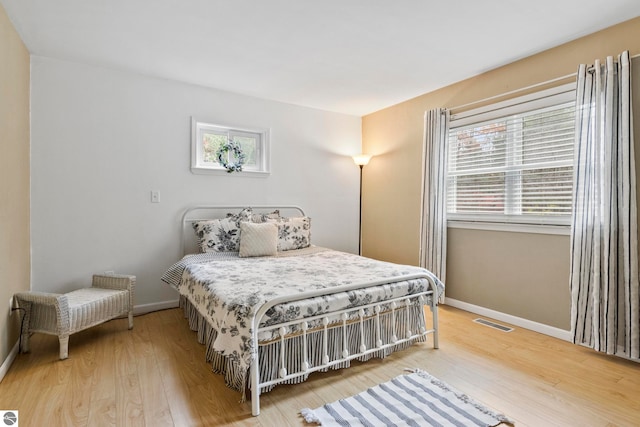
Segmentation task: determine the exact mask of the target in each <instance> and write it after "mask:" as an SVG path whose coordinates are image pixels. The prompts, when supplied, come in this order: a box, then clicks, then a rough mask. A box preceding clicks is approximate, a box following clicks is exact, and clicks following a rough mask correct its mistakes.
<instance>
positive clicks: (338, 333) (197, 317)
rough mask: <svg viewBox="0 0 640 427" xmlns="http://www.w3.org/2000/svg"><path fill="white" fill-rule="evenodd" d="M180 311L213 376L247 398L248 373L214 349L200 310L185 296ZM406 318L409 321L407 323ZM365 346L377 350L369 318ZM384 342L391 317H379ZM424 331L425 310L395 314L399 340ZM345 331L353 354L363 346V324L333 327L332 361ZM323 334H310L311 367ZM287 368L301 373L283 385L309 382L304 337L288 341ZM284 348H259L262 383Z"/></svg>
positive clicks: (383, 353)
mask: <svg viewBox="0 0 640 427" xmlns="http://www.w3.org/2000/svg"><path fill="white" fill-rule="evenodd" d="M180 307H182V308H183V310H184V315H185V317H186V318H187V319H188V320H189V327H190V328H191V330H193V331H196V332H197V337H198V342H199V343H200V344H204V345H205V346H206V361H207V362H208V363H211V364H212V367H213V372H215V373H218V374H222V375H223V376H224V380H225V383H226V385H227V387H229V388H231V389H234V390H237V391H239V392H241V393H242V395H243V396H245V393H246V391H247V390H248V389H250V387H251V384H250V381H249V375H248V372H247V371H246V370H245V369H243V368H241V367H240V365H239V364H238V363H237V361H235V360H233V359H231V358H230V357H227V356H225V355H222V354H220V353H219V352H217V351H215V350H214V349H213V343H214V342H215V340H216V337H217V334H218V333H217V331H216V330H215V329H214V328H213V327H211V325H210V324H209V323H208V322H207V321H206V320H205V318H204V317H203V316H202V315H201V314H200V313H199V312H198V310H197V309H196V308H195V306H193V304H191V303H190V302H189V301H188V300H187V299H186V298H185V297H184V296H180ZM407 317H409V318H408V319H407ZM364 325H365V327H364V335H365V336H364V342H365V345H366V347H367V348H374V347H375V332H374V319H373V317H372V318H368V319H365V321H364ZM380 326H381V331H380V332H381V340H382V342H383V343H384V344H386V343H389V342H391V337H392V335H393V327H394V326H393V324H392V316H391V313H380ZM424 327H425V314H424V307H423V306H419V305H412V306H411V307H410V309H409V314H408V315H407V312H406V310H404V309H403V310H397V311H396V312H395V332H396V336H398V337H404V336H406V334H407V331H418V330H419V329H420V328H424ZM345 330H346V334H347V346H348V351H349V353H350V354H356V353H357V352H358V351H359V348H360V345H361V335H360V324H359V323H358V322H355V323H351V324H347V326H346V328H343V326H342V325H341V324H336V325H335V326H330V327H329V328H328V346H327V350H328V353H329V360H330V361H335V360H339V359H341V358H342V351H343V348H342V346H343V331H345ZM323 335H324V334H323V330H316V331H310V332H308V333H307V340H308V350H307V351H308V355H307V357H308V360H309V364H310V366H320V365H322V353H323ZM426 339H427V336H426V335H421V336H419V337H416V338H415V339H413V340H410V341H407V342H404V343H400V344H397V345H395V346H391V347H388V348H386V349H383V350H380V351H377V352H372V353H369V354H368V355H365V356H362V357H359V358H356V359H355V360H359V361H367V360H369V359H372V358H385V357H387V356H388V355H390V354H392V353H394V352H396V351H400V350H404V349H406V348H408V347H410V346H411V345H412V344H414V343H415V342H425V341H426ZM285 341H286V345H285V364H286V369H287V372H288V373H297V372H300V376H298V377H295V378H292V379H289V380H286V381H282V382H281V384H298V383H301V382H303V381H306V380H307V378H308V377H309V374H306V373H303V369H302V365H303V361H304V358H303V354H302V349H303V337H302V335H293V336H291V337H288V338H286V339H285ZM281 350H282V346H281V344H280V340H274V341H269V342H266V343H260V345H259V348H258V360H259V366H260V382H261V383H262V382H266V381H271V380H275V379H277V378H278V376H279V375H278V373H279V370H280V368H281V366H280V363H281V355H280V352H281ZM349 366H350V361H348V360H347V361H344V362H342V363H336V364H335V365H332V366H331V367H328V368H325V369H321V370H320V371H321V372H326V371H327V370H329V369H334V370H335V369H342V368H348V367H349ZM274 387H275V385H274V384H272V385H268V386H262V387H261V389H260V392H261V393H265V392H268V391H270V390H272V389H273V388H274Z"/></svg>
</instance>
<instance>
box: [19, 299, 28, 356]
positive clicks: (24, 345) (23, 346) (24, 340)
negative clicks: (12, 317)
mask: <svg viewBox="0 0 640 427" xmlns="http://www.w3.org/2000/svg"><path fill="white" fill-rule="evenodd" d="M23 316H24V318H23V319H22V330H21V331H20V353H29V351H30V350H31V348H30V347H31V346H30V345H29V337H30V336H31V334H30V333H29V323H30V321H31V304H28V305H27V307H26V309H25V310H24V313H23Z"/></svg>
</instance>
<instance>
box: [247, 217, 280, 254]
mask: <svg viewBox="0 0 640 427" xmlns="http://www.w3.org/2000/svg"><path fill="white" fill-rule="evenodd" d="M277 254H278V227H277V225H276V224H273V223H270V222H263V223H251V222H243V223H241V224H240V253H239V256H240V257H256V256H274V255H277Z"/></svg>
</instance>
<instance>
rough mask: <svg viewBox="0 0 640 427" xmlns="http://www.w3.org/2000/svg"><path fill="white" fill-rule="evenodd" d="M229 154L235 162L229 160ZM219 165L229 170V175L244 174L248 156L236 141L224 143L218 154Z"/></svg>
mask: <svg viewBox="0 0 640 427" xmlns="http://www.w3.org/2000/svg"><path fill="white" fill-rule="evenodd" d="M229 153H231V154H232V155H233V157H234V158H235V162H232V161H230V160H229V158H230V156H229ZM216 156H217V157H218V163H220V165H221V166H222V167H223V168H225V169H226V170H227V173H231V172H242V165H244V163H245V162H246V161H247V155H246V154H245V153H244V151H242V147H241V146H240V144H239V143H237V142H235V141H228V142H223V143H222V144H220V147H219V148H218V151H217V152H216Z"/></svg>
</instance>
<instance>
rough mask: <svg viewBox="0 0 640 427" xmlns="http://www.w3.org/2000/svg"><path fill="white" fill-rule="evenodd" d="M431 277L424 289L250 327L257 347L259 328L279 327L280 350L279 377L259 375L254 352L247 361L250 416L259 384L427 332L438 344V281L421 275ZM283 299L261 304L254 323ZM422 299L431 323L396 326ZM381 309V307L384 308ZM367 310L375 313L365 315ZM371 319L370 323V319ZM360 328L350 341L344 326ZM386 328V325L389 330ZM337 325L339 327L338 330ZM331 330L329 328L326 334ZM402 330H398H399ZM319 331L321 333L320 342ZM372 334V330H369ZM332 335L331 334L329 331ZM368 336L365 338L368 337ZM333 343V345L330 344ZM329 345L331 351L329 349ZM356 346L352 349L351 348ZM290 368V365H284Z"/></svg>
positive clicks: (340, 361) (257, 402)
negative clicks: (313, 352)
mask: <svg viewBox="0 0 640 427" xmlns="http://www.w3.org/2000/svg"><path fill="white" fill-rule="evenodd" d="M425 278H426V279H427V280H428V282H429V283H430V288H429V289H428V290H425V291H423V292H419V293H414V294H411V295H406V296H401V297H397V298H393V299H389V300H386V301H383V302H376V303H371V304H366V305H360V306H357V307H352V308H348V309H343V310H339V311H334V312H330V313H324V314H321V315H316V316H312V317H306V318H304V319H299V320H294V321H290V322H285V323H281V324H278V325H272V326H266V327H260V328H258V327H254V328H253V340H254V348H255V349H257V348H258V344H259V343H258V336H259V335H260V334H261V333H263V332H272V331H274V330H277V331H278V335H279V338H278V339H277V342H278V345H279V351H277V352H276V353H277V354H278V355H279V360H278V367H277V369H278V378H276V379H269V380H266V381H261V378H260V366H259V358H258V357H257V355H254V357H253V359H252V363H251V373H250V375H251V376H250V381H251V412H252V414H253V415H254V416H257V415H259V414H260V393H261V390H262V389H263V388H268V387H270V386H273V385H275V384H280V383H284V382H287V381H291V380H293V379H295V378H299V377H306V376H307V375H309V374H310V373H312V372H316V371H321V370H327V369H328V368H331V367H333V366H336V365H343V364H345V363H348V362H349V361H351V360H353V359H358V358H363V357H366V356H368V355H371V354H373V353H379V352H381V351H384V350H386V349H390V348H395V347H397V346H399V345H402V344H404V343H411V342H413V341H416V340H417V339H420V338H426V336H428V335H432V336H433V347H434V348H438V307H437V295H438V294H437V291H436V285H435V283H433V282H432V280H431V278H429V277H425ZM279 302H282V301H274V302H273V303H270V304H268V305H265V306H263V307H261V308H260V310H258V313H257V314H256V316H255V318H254V325H259V324H260V319H262V316H263V315H264V313H266V311H267V310H268V309H269V308H270V307H272V306H273V305H275V304H277V303H279ZM424 305H429V308H430V310H431V315H432V324H431V326H432V327H431V328H429V329H427V327H426V324H423V325H420V326H417V327H416V328H415V329H416V330H411V328H401V327H399V324H398V320H399V319H400V317H402V318H403V320H404V319H409V318H410V317H411V311H412V310H414V311H415V308H416V307H418V308H419V309H420V310H423V307H424ZM383 309H384V310H385V313H384V314H383ZM366 313H373V314H372V315H371V316H368V315H367V314H366ZM383 315H384V316H386V317H387V318H388V317H390V321H389V322H384V325H385V326H383V321H382V320H381V317H382V316H383ZM314 321H315V323H317V322H318V321H319V322H320V324H321V326H320V327H319V330H318V328H315V329H314V332H313V334H314V338H315V343H316V344H319V345H320V347H321V351H322V353H321V354H322V357H321V360H320V361H319V363H318V361H317V360H314V361H313V362H315V363H312V361H311V360H310V358H309V349H310V342H309V341H310V336H311V331H310V328H309V325H310V324H312V323H314ZM365 322H367V323H369V327H365ZM371 323H373V324H372V325H371ZM291 326H297V327H298V329H300V330H301V331H302V332H301V335H300V336H299V339H298V342H300V341H301V344H302V353H301V354H302V360H301V361H300V362H301V363H297V364H295V365H296V366H298V369H293V370H291V364H290V363H288V361H287V358H286V356H285V355H286V354H287V345H289V344H288V342H290V341H289V340H288V339H287V338H286V335H287V328H288V327H291ZM370 326H373V331H372V332H371V333H370V332H368V331H370ZM354 327H355V330H356V331H357V332H358V333H357V334H356V335H357V336H358V337H359V340H360V341H359V343H358V344H359V345H356V346H354V345H353V343H352V342H349V341H350V340H349V339H348V337H349V336H353V333H349V331H348V330H350V331H351V332H353V330H354ZM389 328H390V330H389ZM336 329H338V330H341V332H340V333H338V334H336V333H335V331H336ZM330 330H331V331H333V333H332V334H330ZM400 332H402V335H400V334H399V333H400ZM318 333H319V334H320V338H319V342H318ZM371 334H373V336H371ZM330 335H331V337H330ZM336 336H338V337H340V338H339V339H341V342H340V343H336V342H335V338H336ZM367 337H368V339H367ZM336 345H339V346H340V348H339V350H340V351H335V346H336ZM330 347H331V348H330ZM332 350H333V351H332ZM354 350H355V351H354ZM287 368H289V369H287Z"/></svg>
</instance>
